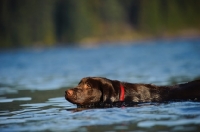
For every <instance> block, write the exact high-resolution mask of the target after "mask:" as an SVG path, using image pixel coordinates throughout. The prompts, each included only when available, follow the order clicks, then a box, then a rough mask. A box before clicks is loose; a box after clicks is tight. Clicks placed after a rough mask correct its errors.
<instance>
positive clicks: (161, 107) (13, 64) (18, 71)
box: [0, 38, 200, 132]
mask: <svg viewBox="0 0 200 132" xmlns="http://www.w3.org/2000/svg"><path fill="white" fill-rule="evenodd" d="M86 76H101V77H106V78H110V79H116V80H121V81H127V82H132V83H153V84H156V85H171V84H176V83H183V82H187V81H191V80H194V79H200V39H199V38H196V39H173V40H152V41H145V42H127V43H116V44H105V43H104V44H102V45H101V46H95V47H54V48H37V49H36V48H33V49H15V50H4V51H3V50H1V51H0V131H12V132H14V131H79V132H81V131H82V132H87V131H88V132H94V131H95V132H96V131H200V102H191V101H186V102H171V103H163V104H141V105H138V106H136V107H122V108H105V109H77V108H76V105H73V104H71V103H69V102H68V101H66V100H65V98H64V91H65V90H66V89H68V88H70V87H74V86H76V85H77V83H78V82H79V81H80V79H81V78H83V77H86Z"/></svg>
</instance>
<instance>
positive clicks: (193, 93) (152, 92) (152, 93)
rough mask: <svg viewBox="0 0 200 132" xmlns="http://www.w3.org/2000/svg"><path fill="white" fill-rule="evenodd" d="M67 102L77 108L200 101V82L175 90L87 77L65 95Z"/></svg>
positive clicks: (166, 87) (186, 84)
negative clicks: (99, 104) (97, 105)
mask: <svg viewBox="0 0 200 132" xmlns="http://www.w3.org/2000/svg"><path fill="white" fill-rule="evenodd" d="M65 98H66V100H68V101H69V102H71V103H73V104H77V106H81V105H90V104H94V103H100V102H103V103H107V104H113V103H115V102H138V103H143V102H166V101H187V100H194V101H200V80H196V81H191V82H188V83H185V84H178V85H172V86H156V85H153V84H139V83H128V82H120V81H118V80H110V79H107V78H103V77H86V78H83V79H81V81H80V82H79V84H78V86H76V87H75V88H72V89H68V90H66V91H65Z"/></svg>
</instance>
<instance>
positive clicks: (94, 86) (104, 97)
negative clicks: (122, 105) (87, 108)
mask: <svg viewBox="0 0 200 132" xmlns="http://www.w3.org/2000/svg"><path fill="white" fill-rule="evenodd" d="M119 83H120V82H119V81H112V80H109V79H106V78H100V77H86V78H83V79H82V80H81V81H80V82H79V84H78V86H76V87H75V88H72V89H68V90H66V91H65V93H66V94H65V98H66V100H68V101H69V102H71V103H74V104H78V105H87V104H91V103H97V102H101V101H102V102H109V103H110V102H114V101H117V100H118V99H119Z"/></svg>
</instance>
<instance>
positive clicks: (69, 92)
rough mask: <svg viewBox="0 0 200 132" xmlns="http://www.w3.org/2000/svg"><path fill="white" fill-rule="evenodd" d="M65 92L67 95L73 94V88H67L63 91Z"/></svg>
mask: <svg viewBox="0 0 200 132" xmlns="http://www.w3.org/2000/svg"><path fill="white" fill-rule="evenodd" d="M65 93H66V94H67V95H68V96H71V95H73V90H71V89H68V90H67V91H65Z"/></svg>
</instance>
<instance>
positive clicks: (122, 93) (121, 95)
mask: <svg viewBox="0 0 200 132" xmlns="http://www.w3.org/2000/svg"><path fill="white" fill-rule="evenodd" d="M120 91H121V92H120V98H119V101H124V86H123V85H122V84H121V83H120Z"/></svg>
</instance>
